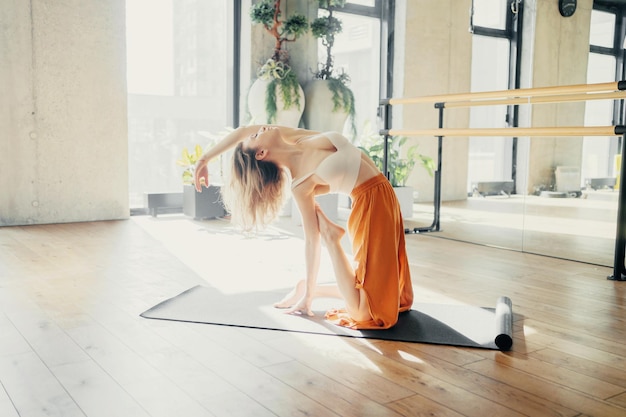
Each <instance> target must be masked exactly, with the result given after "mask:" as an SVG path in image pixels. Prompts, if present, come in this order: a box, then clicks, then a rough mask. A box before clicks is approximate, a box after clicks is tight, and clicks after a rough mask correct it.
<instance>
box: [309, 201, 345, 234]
mask: <svg viewBox="0 0 626 417" xmlns="http://www.w3.org/2000/svg"><path fill="white" fill-rule="evenodd" d="M315 213H316V214H317V222H318V224H319V228H320V234H321V235H322V239H324V241H325V242H336V241H339V240H340V239H341V238H342V237H343V235H344V234H345V233H346V231H345V230H344V229H343V228H342V227H341V226H339V225H338V224H335V223H333V222H332V221H331V220H330V219H329V218H328V217H326V214H324V212H323V211H322V209H321V208H320V206H316V207H315Z"/></svg>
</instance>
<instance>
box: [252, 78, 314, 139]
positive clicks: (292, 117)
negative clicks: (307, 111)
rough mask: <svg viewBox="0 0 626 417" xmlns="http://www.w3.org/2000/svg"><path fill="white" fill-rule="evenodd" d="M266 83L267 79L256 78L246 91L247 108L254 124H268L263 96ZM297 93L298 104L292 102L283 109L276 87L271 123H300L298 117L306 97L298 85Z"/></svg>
mask: <svg viewBox="0 0 626 417" xmlns="http://www.w3.org/2000/svg"><path fill="white" fill-rule="evenodd" d="M268 84H269V81H268V80H261V79H257V80H256V81H255V82H254V83H253V84H252V87H250V91H249V92H248V110H249V111H250V114H251V115H252V123H254V124H270V121H269V120H268V119H269V118H268V115H267V112H266V111H265V96H266V92H267V86H268ZM298 93H299V94H300V106H297V105H295V104H294V105H292V106H291V107H290V108H288V109H285V108H284V107H285V104H284V101H283V99H282V95H281V94H280V91H279V89H278V87H277V91H276V109H277V111H276V120H275V121H272V124H277V125H281V126H288V127H298V126H299V125H300V118H301V117H302V112H303V111H304V107H305V105H304V104H305V101H306V99H305V97H304V90H302V87H300V86H298Z"/></svg>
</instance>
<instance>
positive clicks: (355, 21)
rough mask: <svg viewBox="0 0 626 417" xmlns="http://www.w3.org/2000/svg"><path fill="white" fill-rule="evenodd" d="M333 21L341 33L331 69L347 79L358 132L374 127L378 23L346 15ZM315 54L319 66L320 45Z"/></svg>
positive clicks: (376, 100) (376, 92)
mask: <svg viewBox="0 0 626 417" xmlns="http://www.w3.org/2000/svg"><path fill="white" fill-rule="evenodd" d="M336 17H337V18H338V19H340V20H341V21H342V27H343V31H342V33H341V34H340V35H339V36H337V39H336V41H335V46H334V51H333V53H334V55H335V68H336V69H337V70H338V71H339V72H341V71H345V73H346V74H349V76H350V89H351V90H352V92H353V93H354V101H355V108H356V120H355V125H356V128H357V131H358V132H361V130H362V129H363V127H364V126H365V124H366V122H369V123H370V124H371V125H372V126H376V115H377V109H378V101H379V99H380V91H379V85H380V82H379V80H380V65H379V63H380V19H379V18H372V17H369V16H363V15H356V14H348V13H336ZM320 42H321V41H320ZM318 53H319V54H320V62H322V59H324V57H325V55H324V53H325V50H324V48H323V47H322V46H321V44H320V46H319V47H318Z"/></svg>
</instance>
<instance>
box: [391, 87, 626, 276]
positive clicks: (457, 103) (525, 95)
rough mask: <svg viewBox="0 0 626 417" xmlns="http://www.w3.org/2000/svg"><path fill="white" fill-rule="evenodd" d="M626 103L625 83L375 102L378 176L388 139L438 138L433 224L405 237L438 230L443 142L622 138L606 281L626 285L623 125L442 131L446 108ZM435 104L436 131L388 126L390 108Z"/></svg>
mask: <svg viewBox="0 0 626 417" xmlns="http://www.w3.org/2000/svg"><path fill="white" fill-rule="evenodd" d="M625 98H626V81H625V80H622V81H615V82H609V83H597V84H577V85H565V86H554V87H538V88H520V89H513V90H499V91H481V92H475V93H453V94H441V95H431V96H422V97H413V98H386V99H382V100H380V106H381V110H382V111H381V113H382V115H383V122H384V127H383V129H381V130H380V134H381V135H382V136H383V139H384V154H383V172H384V173H385V175H387V176H389V173H388V158H389V142H390V138H391V137H392V136H435V137H437V138H438V147H437V167H436V169H435V171H434V198H433V204H434V213H433V222H432V224H431V225H430V226H427V227H416V228H414V229H413V230H407V233H423V232H434V231H440V230H441V224H440V214H441V163H442V156H443V152H442V151H443V138H444V137H469V136H481V137H485V136H492V137H493V136H497V137H547V136H556V137H567V136H569V137H571V136H576V137H582V136H622V143H621V156H622V164H621V167H620V173H619V200H618V214H617V228H616V229H617V230H616V239H615V257H614V265H613V275H612V276H609V277H608V278H609V279H611V280H616V281H626V267H625V259H624V258H625V255H626V194H625V190H624V187H625V185H624V184H625V183H626V167H625V166H624V165H626V126H623V125H613V126H560V127H507V128H444V127H443V120H444V110H445V109H446V108H449V109H450V108H467V107H474V106H497V105H509V106H510V105H513V106H519V105H522V104H530V105H534V104H547V103H567V102H581V101H589V100H622V105H623V100H624V99H625ZM411 104H434V107H435V108H436V109H438V110H439V123H438V127H437V128H435V129H396V128H392V127H391V107H392V106H394V105H411Z"/></svg>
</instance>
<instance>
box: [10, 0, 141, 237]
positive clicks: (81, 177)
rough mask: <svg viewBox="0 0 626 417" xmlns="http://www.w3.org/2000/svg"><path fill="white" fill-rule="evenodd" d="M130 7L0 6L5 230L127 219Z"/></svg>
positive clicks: (72, 1)
mask: <svg viewBox="0 0 626 417" xmlns="http://www.w3.org/2000/svg"><path fill="white" fill-rule="evenodd" d="M125 45H126V41H125V2H124V0H109V1H89V2H84V1H80V0H58V1H46V0H31V1H26V2H25V1H22V0H4V1H3V4H2V7H0V51H1V52H0V53H1V54H2V55H1V56H0V81H1V82H0V100H1V102H0V226H3V225H20V224H38V223H63V222H75V221H90V220H108V219H122V218H126V217H128V215H129V207H128V157H127V154H128V139H127V116H126V55H125V53H126V47H125Z"/></svg>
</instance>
